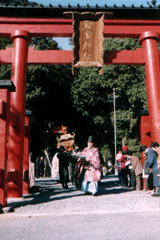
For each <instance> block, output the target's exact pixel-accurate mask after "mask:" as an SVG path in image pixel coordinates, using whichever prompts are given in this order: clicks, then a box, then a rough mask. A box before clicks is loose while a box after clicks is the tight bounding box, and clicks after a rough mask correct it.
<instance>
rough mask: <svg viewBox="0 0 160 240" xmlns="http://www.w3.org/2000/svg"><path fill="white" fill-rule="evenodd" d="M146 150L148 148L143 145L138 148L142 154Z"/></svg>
mask: <svg viewBox="0 0 160 240" xmlns="http://www.w3.org/2000/svg"><path fill="white" fill-rule="evenodd" d="M147 148H148V147H147V146H146V145H145V144H143V145H141V146H140V152H144V151H145V150H146V149H147Z"/></svg>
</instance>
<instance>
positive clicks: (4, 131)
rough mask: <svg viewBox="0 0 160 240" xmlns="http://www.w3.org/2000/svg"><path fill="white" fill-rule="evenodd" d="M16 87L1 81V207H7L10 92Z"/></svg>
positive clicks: (7, 81) (6, 81)
mask: <svg viewBox="0 0 160 240" xmlns="http://www.w3.org/2000/svg"><path fill="white" fill-rule="evenodd" d="M11 91H15V86H14V85H13V83H12V82H11V81H10V80H0V206H2V207H6V206H7V175H8V168H7V167H8V137H9V107H10V92H11Z"/></svg>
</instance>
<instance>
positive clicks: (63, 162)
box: [57, 146, 69, 189]
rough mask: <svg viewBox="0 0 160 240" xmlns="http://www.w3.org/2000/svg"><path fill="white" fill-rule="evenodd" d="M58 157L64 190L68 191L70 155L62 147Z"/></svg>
mask: <svg viewBox="0 0 160 240" xmlns="http://www.w3.org/2000/svg"><path fill="white" fill-rule="evenodd" d="M57 157H58V159H59V177H60V182H61V184H62V186H63V189H67V188H68V186H67V183H68V180H69V176H68V155H67V154H66V152H65V147H64V146H60V148H59V153H58V154H57Z"/></svg>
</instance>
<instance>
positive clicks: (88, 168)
mask: <svg viewBox="0 0 160 240" xmlns="http://www.w3.org/2000/svg"><path fill="white" fill-rule="evenodd" d="M140 153H141V156H142V159H143V161H140V159H139V158H138V157H136V156H134V154H133V153H132V152H131V151H129V150H128V146H127V145H124V146H121V145H118V146H117V155H116V160H115V165H114V167H115V169H116V170H117V173H118V178H119V183H118V184H119V185H120V186H122V187H123V188H130V189H131V190H136V191H142V190H143V191H145V192H146V194H151V196H159V194H160V146H159V144H158V143H157V142H152V143H151V145H150V147H147V146H146V145H141V146H140ZM40 160H41V159H40ZM40 162H42V161H40ZM142 162H143V163H142ZM51 165H52V169H53V171H52V169H51V176H52V177H53V179H56V180H59V181H60V183H61V184H62V188H63V189H68V182H69V175H70V176H71V181H72V183H73V184H74V185H75V186H76V187H77V189H80V190H81V191H83V192H84V194H85V195H93V196H97V195H98V186H99V182H100V180H101V178H102V160H101V155H100V153H99V150H98V148H96V147H95V146H94V137H93V136H89V138H88V141H87V147H85V148H84V149H83V150H82V151H80V149H79V147H78V146H77V145H76V144H75V145H74V148H73V151H72V154H71V155H68V153H67V151H66V149H65V147H64V146H62V145H61V146H60V148H59V149H58V152H57V153H56V154H55V156H54V157H53V159H52V164H51ZM55 167H56V169H58V170H57V173H56V174H57V176H56V174H55V171H54V169H55ZM40 169H41V168H40ZM41 175H43V173H41Z"/></svg>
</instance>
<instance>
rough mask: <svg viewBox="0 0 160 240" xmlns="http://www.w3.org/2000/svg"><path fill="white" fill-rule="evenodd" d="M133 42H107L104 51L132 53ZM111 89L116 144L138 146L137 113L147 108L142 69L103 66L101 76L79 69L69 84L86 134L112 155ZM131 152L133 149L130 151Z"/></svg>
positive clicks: (134, 47)
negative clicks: (114, 112)
mask: <svg viewBox="0 0 160 240" xmlns="http://www.w3.org/2000/svg"><path fill="white" fill-rule="evenodd" d="M137 47H141V46H140V45H139V42H138V40H137V39H120V38H107V39H105V42H104V49H105V50H109V51H113V50H119V51H120V50H125V49H126V50H135V49H136V48H137ZM113 88H115V89H116V94H117V95H118V98H117V100H116V119H117V140H118V141H119V142H120V143H122V140H123V139H124V138H127V140H128V141H129V139H136V144H138V143H139V140H140V136H139V118H140V115H139V113H140V110H142V109H145V108H147V97H146V85H145V76H144V67H143V66H119V65H116V66H113V65H112V66H111V65H106V66H104V73H103V75H102V76H100V75H99V74H98V70H97V69H95V68H80V69H79V70H78V71H77V74H76V76H75V79H74V82H73V83H72V88H71V96H72V98H73V105H74V107H75V109H76V112H77V114H78V117H79V116H81V118H83V121H85V124H84V122H82V125H81V127H83V126H85V127H86V129H87V131H86V132H87V134H90V133H92V134H96V135H97V138H98V143H99V145H100V147H102V144H103V145H106V144H108V146H110V149H111V152H112V153H113V151H114V132H113V131H114V128H113V125H114V122H113V95H112V92H113ZM133 150H134V149H133Z"/></svg>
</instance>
